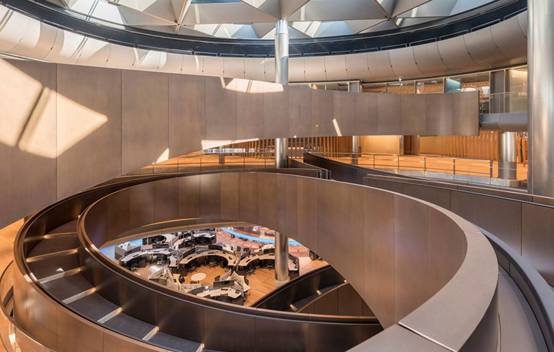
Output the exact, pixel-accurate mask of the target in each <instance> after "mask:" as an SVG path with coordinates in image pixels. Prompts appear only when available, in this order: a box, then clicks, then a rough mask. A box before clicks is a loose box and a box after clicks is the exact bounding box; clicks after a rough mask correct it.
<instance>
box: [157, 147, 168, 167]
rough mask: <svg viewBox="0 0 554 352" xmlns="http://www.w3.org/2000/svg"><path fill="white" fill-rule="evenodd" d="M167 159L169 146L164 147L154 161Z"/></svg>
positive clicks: (159, 161)
mask: <svg viewBox="0 0 554 352" xmlns="http://www.w3.org/2000/svg"><path fill="white" fill-rule="evenodd" d="M168 159H169V148H165V150H164V151H163V153H161V154H160V156H159V157H158V159H156V162H157V163H161V162H162V161H166V160H168Z"/></svg>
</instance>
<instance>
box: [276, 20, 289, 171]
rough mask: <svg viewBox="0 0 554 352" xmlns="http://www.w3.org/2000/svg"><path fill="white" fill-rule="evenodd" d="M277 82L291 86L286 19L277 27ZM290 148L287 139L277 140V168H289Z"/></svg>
mask: <svg viewBox="0 0 554 352" xmlns="http://www.w3.org/2000/svg"><path fill="white" fill-rule="evenodd" d="M275 82H276V83H281V84H282V85H284V86H286V85H288V84H289V27H288V23H287V20H284V19H281V20H279V21H277V24H276V25H275ZM288 147H289V146H288V141H287V138H275V167H277V168H283V167H287V158H288Z"/></svg>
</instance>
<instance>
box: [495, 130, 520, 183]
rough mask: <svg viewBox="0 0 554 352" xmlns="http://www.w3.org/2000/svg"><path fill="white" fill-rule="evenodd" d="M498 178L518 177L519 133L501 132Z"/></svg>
mask: <svg viewBox="0 0 554 352" xmlns="http://www.w3.org/2000/svg"><path fill="white" fill-rule="evenodd" d="M498 178H502V179H507V180H515V179H517V133H516V132H502V133H500V149H499V153H498Z"/></svg>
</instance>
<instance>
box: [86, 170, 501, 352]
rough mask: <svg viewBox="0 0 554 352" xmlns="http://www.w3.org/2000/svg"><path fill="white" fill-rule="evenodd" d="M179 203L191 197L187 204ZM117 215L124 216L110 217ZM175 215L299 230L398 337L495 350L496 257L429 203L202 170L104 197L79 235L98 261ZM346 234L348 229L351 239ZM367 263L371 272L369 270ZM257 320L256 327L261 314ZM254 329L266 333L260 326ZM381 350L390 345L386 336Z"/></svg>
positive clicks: (328, 184) (339, 186)
mask: <svg viewBox="0 0 554 352" xmlns="http://www.w3.org/2000/svg"><path fill="white" fill-rule="evenodd" d="M182 199H189V201H187V202H186V203H182V201H180V200H182ZM268 199H271V200H272V201H270V202H268V201H267V200H268ZM115 213H117V214H118V216H117V217H114V216H113V215H110V214H115ZM175 216H179V217H183V216H189V217H190V216H201V217H205V218H210V217H217V218H221V217H223V218H229V219H237V220H240V221H247V222H250V223H256V224H263V225H264V226H269V227H271V228H274V229H277V230H278V231H283V232H285V233H290V234H294V235H293V236H294V237H295V239H297V240H299V241H301V242H302V243H304V244H305V245H307V246H308V247H310V248H312V249H313V250H315V251H316V252H317V253H319V254H320V255H322V256H323V257H324V258H326V259H327V260H328V261H329V262H330V263H331V264H332V265H333V266H334V267H335V268H337V270H338V271H339V272H340V273H341V274H342V275H343V276H344V277H345V278H346V279H348V280H349V282H351V284H352V285H353V287H354V288H356V290H357V291H358V292H360V294H361V296H362V297H363V298H364V300H365V301H366V303H368V305H369V306H370V307H371V308H372V309H373V311H374V312H375V314H376V315H377V317H378V318H379V319H380V321H381V322H382V323H383V324H384V325H385V326H389V327H391V329H392V330H393V334H394V335H396V333H395V332H394V331H396V328H395V327H399V326H402V327H403V329H404V331H403V333H402V334H400V335H398V336H397V337H398V338H399V339H402V338H403V337H402V336H403V335H404V334H405V332H406V331H409V333H408V334H409V336H410V338H416V339H418V340H419V339H423V340H424V342H423V346H426V348H427V349H425V350H426V351H428V350H429V349H428V348H429V346H434V347H433V348H434V349H436V348H438V347H437V344H438V345H439V346H446V347H447V348H449V349H451V350H456V351H458V350H462V349H464V350H465V348H469V347H467V346H472V345H475V346H479V348H480V351H488V350H491V351H492V350H493V349H492V348H493V346H492V344H494V350H495V349H496V343H495V342H494V341H496V340H495V339H496V333H497V331H496V326H495V324H494V320H490V319H489V318H488V317H490V316H491V313H493V312H494V309H495V307H494V296H495V290H496V282H497V275H498V268H497V266H496V258H495V256H494V253H493V251H492V249H491V248H490V245H489V244H487V242H486V240H485V238H484V237H483V236H482V235H480V233H479V231H478V229H476V228H474V227H473V226H472V225H470V224H469V223H467V222H466V221H464V220H463V219H461V218H459V217H457V216H456V215H454V214H452V213H450V212H447V211H444V210H441V209H440V208H438V207H436V206H433V205H431V204H430V203H425V202H421V201H418V200H415V199H413V198H408V197H404V196H401V195H399V194H395V193H391V192H387V191H381V190H377V189H373V188H367V187H361V186H355V185H351V184H343V183H339V182H333V181H323V180H315V179H309V178H303V177H295V176H286V175H278V174H274V175H264V174H255V173H241V174H234V173H226V174H213V175H199V176H190V177H182V178H175V179H168V180H161V181H156V182H151V183H148V184H142V185H138V186H136V187H130V188H127V189H124V190H121V191H118V192H115V193H113V194H111V195H108V196H106V197H104V198H103V199H100V200H99V201H97V202H96V203H94V205H92V206H91V207H90V208H89V209H88V210H87V211H86V213H85V214H84V215H83V216H82V217H81V218H80V235H81V239H82V240H85V241H87V238H88V239H90V242H89V243H87V244H86V246H87V252H88V253H90V255H91V256H93V257H94V258H95V260H97V261H99V262H101V261H102V258H103V257H102V256H100V255H99V254H98V252H97V251H96V250H95V248H96V247H99V246H101V245H102V243H105V242H107V241H110V240H113V239H114V238H116V237H117V236H118V234H119V233H123V232H126V230H127V229H129V228H134V227H138V226H142V224H148V223H152V222H156V221H164V220H165V219H169V218H173V217H175ZM368 217H369V218H368ZM122 218H124V219H127V221H123V222H122V221H120V219H122ZM292 219H294V221H292ZM343 233H348V234H349V237H348V240H345V238H344V237H342V236H341V234H343ZM445 234H448V235H445ZM337 236H338V237H337ZM360 243H363V244H364V245H363V246H360V245H359V244H360ZM443 248H449V251H444V250H443ZM407 250H409V252H406V251H407ZM407 253H410V255H407ZM360 267H364V268H365V269H364V273H363V274H361V273H360V270H359V268H360ZM384 268H386V269H384ZM111 270H114V271H115V270H116V268H112V269H111ZM370 278H371V282H370V281H369V280H370ZM99 280H100V281H99V282H103V280H102V279H101V278H99ZM373 282H379V283H380V285H379V286H378V287H376V286H374V285H372V283H373ZM119 284H121V282H120V283H119ZM131 284H132V285H135V286H136V283H131V282H130V281H127V280H126V285H131ZM135 286H133V287H135ZM123 292H126V291H125V290H123V291H121V293H117V290H116V291H115V292H114V295H116V296H119V298H120V299H122V300H125V299H124V298H125V295H123V296H121V294H122V293H123ZM127 292H129V291H127ZM460 292H464V294H463V295H460ZM164 295H166V296H167V297H169V296H171V295H172V293H171V292H164ZM132 303H133V302H128V301H126V304H132ZM137 304H138V302H137ZM134 309H137V306H135V307H134ZM160 309H162V311H163V309H164V305H157V306H156V309H155V310H154V311H152V312H151V313H144V314H151V317H152V318H153V319H155V315H156V314H159V313H160ZM155 312H156V313H155ZM152 314H153V315H152ZM220 314H224V313H223V311H222V312H221V313H220ZM225 314H230V312H225ZM208 316H209V315H208ZM242 319H244V317H242ZM208 321H209V320H207V321H205V323H204V324H206V323H207V322H208ZM254 321H255V323H254V325H255V326H259V325H256V324H259V323H260V322H259V319H255V320H254ZM204 326H205V327H206V328H211V329H215V330H212V334H210V335H211V336H214V333H215V331H218V333H215V334H216V336H228V335H229V331H228V330H226V329H225V328H224V327H221V326H214V325H210V324H208V325H204ZM276 328H277V327H276V326H275V325H272V327H271V328H270V330H268V331H273V333H275V329H276ZM387 330H388V329H387ZM257 331H259V332H261V331H263V329H262V326H260V330H257ZM235 334H241V331H240V330H234V331H233V335H234V338H233V339H229V340H226V341H227V342H228V343H230V341H235V342H234V343H237V341H236V335H235ZM387 334H390V331H389V332H387ZM331 335H332V336H335V334H331ZM320 337H321V336H320ZM336 337H338V336H336ZM372 340H373V339H370V340H369V341H372ZM241 341H244V340H241ZM256 341H257V342H255V343H256V345H255V346H256V347H258V348H263V343H262V342H261V341H263V339H261V340H256ZM316 341H317V342H320V340H318V339H315V340H311V341H310V343H309V344H308V345H304V348H308V349H310V348H316V345H315V343H316ZM375 341H382V340H381V339H377V340H375ZM491 341H492V342H494V343H491ZM306 342H307V340H303V343H306ZM389 342H390V341H389ZM257 343H260V345H258V344H257ZM372 344H373V345H374V344H375V342H372ZM216 345H217V344H216ZM218 346H220V345H218ZM233 346H236V345H233ZM249 346H252V345H249ZM374 346H376V345H374ZM379 346H380V347H381V348H383V345H380V342H379ZM319 348H321V345H320V346H319ZM375 348H377V347H375ZM440 348H443V347H440ZM470 350H471V349H470Z"/></svg>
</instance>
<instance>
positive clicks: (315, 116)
mask: <svg viewBox="0 0 554 352" xmlns="http://www.w3.org/2000/svg"><path fill="white" fill-rule="evenodd" d="M332 94H333V93H332V92H330V91H325V90H312V123H313V125H314V129H313V131H312V136H335V135H336V133H335V128H334V127H333V121H332V120H333V111H334V106H333V104H334V100H333V97H332Z"/></svg>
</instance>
